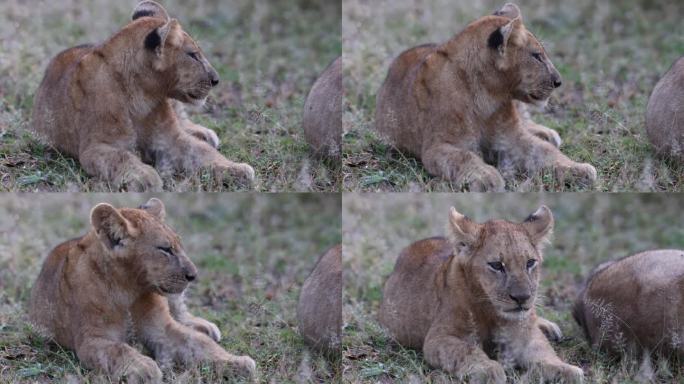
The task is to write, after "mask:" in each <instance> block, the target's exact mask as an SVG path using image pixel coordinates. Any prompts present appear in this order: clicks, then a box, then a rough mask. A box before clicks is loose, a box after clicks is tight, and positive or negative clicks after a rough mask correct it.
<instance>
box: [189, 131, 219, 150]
mask: <svg viewBox="0 0 684 384" xmlns="http://www.w3.org/2000/svg"><path fill="white" fill-rule="evenodd" d="M197 127H198V130H197V131H196V132H193V133H192V135H193V136H195V137H196V138H198V139H200V140H202V141H206V142H207V143H209V145H211V146H212V147H214V148H218V147H219V144H220V141H219V137H218V135H217V134H216V132H214V130H212V129H209V128H206V127H202V126H197Z"/></svg>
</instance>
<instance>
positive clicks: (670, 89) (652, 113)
mask: <svg viewBox="0 0 684 384" xmlns="http://www.w3.org/2000/svg"><path fill="white" fill-rule="evenodd" d="M646 132H647V134H648V138H649V139H650V140H651V143H652V144H653V145H654V146H655V148H656V150H657V151H658V152H659V153H661V154H663V155H667V156H671V157H673V158H676V159H678V160H680V161H684V57H682V58H679V59H678V60H677V61H676V62H675V63H674V64H673V65H672V68H670V70H669V71H667V73H666V74H665V75H664V76H663V78H662V79H660V81H658V84H656V86H655V88H654V89H653V93H652V94H651V97H650V98H649V100H648V106H647V107H646Z"/></svg>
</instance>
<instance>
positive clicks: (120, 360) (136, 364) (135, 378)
mask: <svg viewBox="0 0 684 384" xmlns="http://www.w3.org/2000/svg"><path fill="white" fill-rule="evenodd" d="M76 354H77V355H78V359H79V360H80V361H81V363H83V365H84V366H86V367H88V368H91V369H95V370H99V371H101V372H102V373H105V374H107V375H109V376H110V377H113V378H114V379H115V382H118V379H119V378H121V377H125V378H126V381H127V382H128V383H132V384H138V383H139V384H143V383H161V381H162V372H161V370H159V367H158V366H157V363H155V362H154V360H152V359H150V358H149V357H147V356H144V355H142V354H141V353H140V352H138V351H136V350H135V349H134V348H133V347H131V346H130V345H128V344H125V343H123V342H117V341H113V340H109V339H105V338H102V337H98V336H92V337H88V336H86V337H85V341H84V342H83V343H81V345H79V346H78V347H77V348H76Z"/></svg>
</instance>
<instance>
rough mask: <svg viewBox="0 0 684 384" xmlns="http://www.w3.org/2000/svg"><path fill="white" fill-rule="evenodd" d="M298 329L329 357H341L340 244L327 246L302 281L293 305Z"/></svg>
mask: <svg viewBox="0 0 684 384" xmlns="http://www.w3.org/2000/svg"><path fill="white" fill-rule="evenodd" d="M297 321H298V327H299V332H300V333H301V334H302V336H303V337H304V340H306V342H307V343H309V344H310V345H311V346H313V347H314V348H316V349H318V350H321V351H322V352H324V353H326V354H327V355H328V356H330V357H331V358H332V359H338V358H339V357H340V356H341V353H342V350H341V343H342V246H341V245H338V246H335V247H333V248H331V249H329V250H328V251H327V252H326V253H325V254H323V256H321V258H320V259H319V260H318V262H317V263H316V267H315V268H314V269H313V271H312V272H311V274H310V275H309V277H308V278H307V279H306V281H305V282H304V285H303V286H302V290H301V292H300V294H299V303H298V305H297Z"/></svg>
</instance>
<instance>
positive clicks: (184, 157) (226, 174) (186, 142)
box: [153, 129, 254, 185]
mask: <svg viewBox="0 0 684 384" xmlns="http://www.w3.org/2000/svg"><path fill="white" fill-rule="evenodd" d="M153 146H157V147H160V146H163V147H164V150H163V151H159V152H158V153H157V159H156V160H157V163H158V164H160V165H161V166H162V167H164V166H168V165H170V166H171V167H173V168H174V169H177V170H181V171H185V172H189V173H195V172H197V171H199V170H200V169H210V170H211V171H212V174H213V176H214V180H216V181H217V182H220V183H224V182H229V181H236V182H238V183H240V184H244V185H251V184H252V182H253V181H254V169H253V168H252V167H250V166H249V165H248V164H245V163H235V162H232V161H230V160H228V159H226V158H225V157H224V156H223V155H222V154H221V153H219V151H217V150H216V149H215V148H214V147H212V146H211V145H210V144H208V143H207V142H205V141H202V140H199V139H197V138H196V137H194V136H192V135H190V134H189V133H187V132H185V131H183V130H182V129H177V131H176V132H173V134H170V136H164V137H159V138H157V140H156V143H155V144H153Z"/></svg>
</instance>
